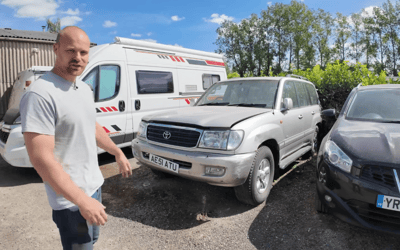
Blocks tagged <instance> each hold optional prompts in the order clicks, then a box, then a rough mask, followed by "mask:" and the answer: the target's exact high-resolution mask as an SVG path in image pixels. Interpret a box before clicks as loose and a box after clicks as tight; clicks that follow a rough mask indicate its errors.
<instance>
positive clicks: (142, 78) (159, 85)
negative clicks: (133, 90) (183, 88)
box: [136, 70, 174, 94]
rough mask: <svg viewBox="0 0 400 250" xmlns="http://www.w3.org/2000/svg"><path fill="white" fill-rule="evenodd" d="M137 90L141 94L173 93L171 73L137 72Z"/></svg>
mask: <svg viewBox="0 0 400 250" xmlns="http://www.w3.org/2000/svg"><path fill="white" fill-rule="evenodd" d="M136 80H137V90H138V93H139V94H162V93H173V92H174V82H173V79H172V73H171V72H160V71H145V70H138V71H136Z"/></svg>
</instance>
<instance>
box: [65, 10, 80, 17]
mask: <svg viewBox="0 0 400 250" xmlns="http://www.w3.org/2000/svg"><path fill="white" fill-rule="evenodd" d="M61 13H62V14H67V15H70V16H79V9H75V10H72V9H68V10H67V11H63V12H61Z"/></svg>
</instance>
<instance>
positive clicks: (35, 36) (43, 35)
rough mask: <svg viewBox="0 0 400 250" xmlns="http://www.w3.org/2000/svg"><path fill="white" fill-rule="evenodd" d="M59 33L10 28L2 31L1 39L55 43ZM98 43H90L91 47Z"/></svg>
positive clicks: (0, 33) (0, 30)
mask: <svg viewBox="0 0 400 250" xmlns="http://www.w3.org/2000/svg"><path fill="white" fill-rule="evenodd" d="M57 34H58V33H50V32H47V31H32V30H13V29H10V28H5V29H0V40H1V38H3V37H4V38H14V39H29V40H41V41H51V42H55V41H56V39H57ZM96 45H97V43H93V42H91V43H90V46H91V47H92V46H96Z"/></svg>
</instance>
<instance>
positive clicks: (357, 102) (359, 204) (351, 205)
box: [316, 84, 400, 233]
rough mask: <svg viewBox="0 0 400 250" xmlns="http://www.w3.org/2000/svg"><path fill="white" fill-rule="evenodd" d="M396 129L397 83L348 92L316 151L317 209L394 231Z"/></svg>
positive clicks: (398, 184)
mask: <svg viewBox="0 0 400 250" xmlns="http://www.w3.org/2000/svg"><path fill="white" fill-rule="evenodd" d="M399 131H400V85H396V84H393V85H373V86H361V85H359V86H358V87H357V88H355V89H353V91H352V92H351V93H350V95H349V96H348V98H347V100H346V102H345V104H344V106H343V108H342V111H341V112H340V114H339V117H338V119H337V121H336V122H335V124H334V126H333V127H332V129H331V130H330V132H329V133H328V134H327V135H326V136H325V138H324V139H323V141H322V143H321V147H320V150H319V152H318V157H317V178H318V181H317V197H316V209H317V211H319V212H324V213H332V214H333V215H335V216H337V217H339V218H340V219H342V220H344V221H346V222H349V223H351V224H354V225H358V226H362V227H366V228H369V229H376V230H382V231H389V232H393V233H400V181H399V176H400V136H399V135H400V133H399Z"/></svg>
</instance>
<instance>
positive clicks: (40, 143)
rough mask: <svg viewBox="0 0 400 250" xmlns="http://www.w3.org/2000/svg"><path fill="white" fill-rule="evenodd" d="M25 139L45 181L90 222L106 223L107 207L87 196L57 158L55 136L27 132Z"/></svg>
mask: <svg viewBox="0 0 400 250" xmlns="http://www.w3.org/2000/svg"><path fill="white" fill-rule="evenodd" d="M24 139H25V144H26V149H27V151H28V154H29V159H30V161H31V163H32V165H33V167H34V168H35V169H36V171H37V172H38V174H39V175H40V177H41V178H42V179H43V181H44V182H47V183H48V184H49V185H50V186H51V187H52V188H53V189H54V191H55V192H56V193H57V194H61V195H62V196H64V197H65V198H66V199H67V200H69V201H71V202H72V203H74V204H75V205H77V206H78V207H79V210H80V212H81V214H82V216H83V217H84V218H85V219H86V220H87V221H88V222H89V223H90V224H97V225H104V223H105V222H106V221H107V215H106V213H105V211H104V208H105V207H104V206H103V205H102V204H101V203H100V202H98V201H97V200H96V199H93V198H92V197H89V196H87V195H86V194H85V193H84V192H83V191H82V190H81V189H80V188H79V187H78V186H77V185H76V184H75V183H74V182H73V181H72V180H71V178H70V176H69V175H68V174H67V173H66V172H65V171H64V169H63V168H62V166H61V164H60V163H59V162H58V161H57V160H56V159H55V157H54V153H53V150H54V136H50V135H42V134H37V133H30V132H25V133H24Z"/></svg>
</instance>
